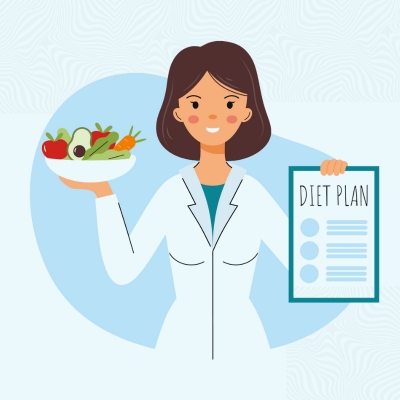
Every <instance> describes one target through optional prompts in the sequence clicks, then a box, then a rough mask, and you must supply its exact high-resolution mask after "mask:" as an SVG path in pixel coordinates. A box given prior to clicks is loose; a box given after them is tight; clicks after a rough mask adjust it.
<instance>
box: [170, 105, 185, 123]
mask: <svg viewBox="0 0 400 400" xmlns="http://www.w3.org/2000/svg"><path fill="white" fill-rule="evenodd" d="M172 113H173V114H174V118H175V119H176V120H177V121H178V122H183V121H182V119H181V118H180V117H179V108H174V110H173V111H172Z"/></svg>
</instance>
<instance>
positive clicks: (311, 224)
mask: <svg viewBox="0 0 400 400" xmlns="http://www.w3.org/2000/svg"><path fill="white" fill-rule="evenodd" d="M300 229H301V232H302V234H303V235H304V236H308V237H312V236H315V235H316V234H317V233H318V231H319V224H318V222H317V221H316V220H315V219H314V218H307V219H305V220H304V221H303V222H302V223H301V226H300Z"/></svg>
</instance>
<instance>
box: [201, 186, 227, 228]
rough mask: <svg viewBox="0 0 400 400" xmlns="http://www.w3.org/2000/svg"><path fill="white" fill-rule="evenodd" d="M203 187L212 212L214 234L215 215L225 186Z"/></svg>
mask: <svg viewBox="0 0 400 400" xmlns="http://www.w3.org/2000/svg"><path fill="white" fill-rule="evenodd" d="M201 186H202V188H203V191H204V194H205V196H206V199H207V204H208V209H209V211H210V218H211V228H212V232H213V233H214V221H215V214H216V213H217V207H218V202H219V198H220V197H221V193H222V189H223V188H224V185H215V186H209V185H203V184H202V185H201Z"/></svg>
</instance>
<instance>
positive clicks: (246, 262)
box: [223, 253, 258, 265]
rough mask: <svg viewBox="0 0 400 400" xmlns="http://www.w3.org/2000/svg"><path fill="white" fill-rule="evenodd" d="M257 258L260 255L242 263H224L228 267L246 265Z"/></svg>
mask: <svg viewBox="0 0 400 400" xmlns="http://www.w3.org/2000/svg"><path fill="white" fill-rule="evenodd" d="M257 256H258V253H257V254H256V255H255V256H254V257H252V258H251V259H250V260H248V261H245V262H242V263H230V262H227V261H223V263H224V264H227V265H245V264H248V263H249V262H251V261H253V260H254V259H255V258H256V257H257Z"/></svg>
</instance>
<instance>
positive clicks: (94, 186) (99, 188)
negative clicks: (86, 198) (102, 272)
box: [59, 176, 113, 197]
mask: <svg viewBox="0 0 400 400" xmlns="http://www.w3.org/2000/svg"><path fill="white" fill-rule="evenodd" d="M59 178H60V181H61V182H63V183H65V184H66V185H67V186H68V187H70V188H71V189H84V190H90V191H91V192H93V193H94V194H95V195H96V197H104V196H110V195H112V194H113V191H112V189H111V186H110V184H109V183H108V182H77V181H71V180H70V179H67V178H63V177H62V176H59Z"/></svg>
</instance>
